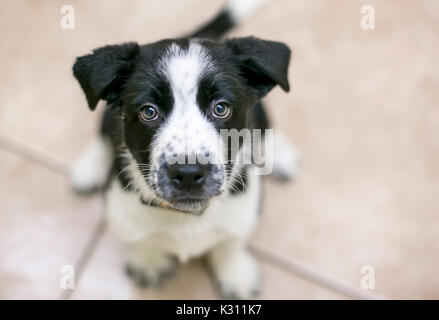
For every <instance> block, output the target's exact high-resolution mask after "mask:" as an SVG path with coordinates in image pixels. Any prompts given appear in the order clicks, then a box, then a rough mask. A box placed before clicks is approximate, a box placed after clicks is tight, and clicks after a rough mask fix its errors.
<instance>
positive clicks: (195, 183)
mask: <svg viewBox="0 0 439 320" xmlns="http://www.w3.org/2000/svg"><path fill="white" fill-rule="evenodd" d="M206 172H207V168H206V166H205V165H201V164H175V165H172V166H170V167H169V168H168V176H169V178H170V179H171V181H172V184H173V185H174V187H175V188H176V189H179V190H181V191H188V192H190V191H197V190H200V189H201V186H202V185H203V183H204V180H205V176H206Z"/></svg>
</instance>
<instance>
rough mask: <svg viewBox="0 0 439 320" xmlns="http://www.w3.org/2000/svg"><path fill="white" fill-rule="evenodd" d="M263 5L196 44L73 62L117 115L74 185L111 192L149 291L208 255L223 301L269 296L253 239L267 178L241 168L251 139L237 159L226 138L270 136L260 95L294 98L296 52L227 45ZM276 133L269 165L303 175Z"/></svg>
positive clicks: (109, 118)
mask: <svg viewBox="0 0 439 320" xmlns="http://www.w3.org/2000/svg"><path fill="white" fill-rule="evenodd" d="M263 2H265V1H263V0H253V1H244V0H238V1H230V2H229V3H228V5H227V6H226V7H225V9H224V10H222V11H221V12H220V13H219V14H218V15H217V16H216V17H215V18H214V19H213V20H212V21H211V22H209V23H207V24H206V25H205V26H203V27H202V28H200V29H199V30H198V31H196V32H195V33H194V34H192V35H191V36H189V37H185V38H178V39H168V40H163V41H159V42H155V43H152V44H147V45H142V46H140V45H138V44H137V43H125V44H121V45H111V46H105V47H102V48H98V49H96V50H94V51H93V53H91V54H88V55H85V56H82V57H79V58H78V59H77V60H76V62H75V64H74V66H73V73H74V76H75V77H76V79H77V80H78V82H79V83H80V85H81V87H82V89H83V91H84V93H85V96H86V98H87V101H88V105H89V107H90V109H91V110H94V109H95V107H96V105H97V103H98V102H99V100H104V101H106V103H107V108H106V110H105V113H104V116H103V121H102V126H101V132H100V134H99V136H98V137H97V138H96V139H94V141H93V142H92V143H91V144H90V145H89V147H88V148H87V149H86V150H85V151H84V153H83V154H82V156H81V157H80V159H79V160H78V162H77V163H76V164H75V166H74V167H73V169H72V174H71V178H72V184H73V187H74V188H75V189H76V190H77V191H79V192H83V193H84V192H90V191H93V190H96V189H102V188H105V191H106V204H107V206H106V210H107V214H108V220H109V225H110V227H111V228H112V229H113V230H114V231H115V232H116V233H117V234H118V235H119V236H120V238H121V239H122V240H123V241H124V242H125V243H126V245H127V251H128V261H127V272H128V274H129V275H130V276H131V277H132V278H133V280H135V281H136V282H137V283H138V284H140V285H147V284H151V285H156V284H159V283H160V281H161V280H163V278H164V276H165V275H167V274H169V273H170V272H171V271H172V270H173V269H174V267H175V265H176V259H175V258H177V259H178V260H179V261H181V262H184V261H187V260H188V259H190V258H192V257H197V256H200V255H204V254H207V260H208V262H209V265H210V268H211V270H212V273H213V275H214V277H215V280H216V282H217V283H218V284H219V288H220V290H221V293H222V295H223V296H226V297H236V298H249V297H252V296H253V295H254V294H255V293H256V292H257V291H258V287H259V284H260V281H259V278H260V277H259V276H260V274H259V271H258V270H259V269H258V266H257V263H256V261H255V260H254V258H253V257H252V256H251V255H250V254H249V252H248V251H247V249H246V243H247V240H248V238H249V236H250V235H251V233H252V230H253V229H254V227H255V224H256V222H257V220H258V212H259V210H260V198H261V177H260V174H259V173H258V167H257V166H255V165H252V164H248V163H243V162H242V161H238V160H237V159H238V157H239V156H240V155H241V154H242V152H244V151H243V150H246V148H245V145H246V144H247V142H242V141H241V140H240V143H239V148H238V151H233V150H231V147H230V145H229V143H228V139H225V138H224V136H223V135H221V134H220V131H221V130H222V129H236V130H237V131H241V130H254V129H262V130H265V129H269V124H268V120H267V117H266V114H265V112H264V109H263V106H262V104H261V102H260V99H261V98H262V97H264V96H265V95H266V94H267V93H268V92H269V91H270V90H271V89H272V88H273V87H275V86H276V85H279V86H280V87H281V88H282V89H283V90H285V91H288V90H289V83H288V77H287V74H288V65H289V61H290V50H289V49H288V47H287V46H286V45H284V44H282V43H279V42H273V41H265V40H261V39H257V38H253V37H246V38H233V39H229V40H225V41H223V42H217V40H218V39H219V38H220V37H221V36H222V35H223V34H224V33H225V32H226V31H227V30H228V29H230V28H231V27H233V26H234V25H235V24H236V23H238V22H239V21H241V20H242V18H244V17H246V16H247V15H249V14H250V13H251V12H252V11H254V10H255V9H256V8H257V7H258V6H260V5H261V3H263ZM272 137H273V139H270V141H268V139H267V137H265V144H270V145H274V147H273V150H274V152H273V153H270V154H268V153H267V154H265V159H267V158H270V157H271V160H272V161H271V163H272V165H273V173H274V174H275V175H277V176H280V177H283V178H287V179H288V178H291V177H292V176H293V174H294V172H295V152H294V149H293V147H292V146H291V145H289V144H288V143H287V142H286V140H285V139H283V138H282V137H281V136H280V135H278V134H274V135H273V136H272ZM226 140H227V141H226ZM189 158H191V159H193V160H194V159H195V160H194V161H189ZM172 159H174V160H178V161H173V160H172ZM180 160H182V161H180Z"/></svg>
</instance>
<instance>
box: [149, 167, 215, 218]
mask: <svg viewBox="0 0 439 320" xmlns="http://www.w3.org/2000/svg"><path fill="white" fill-rule="evenodd" d="M223 182H224V170H222V169H221V168H220V166H218V165H216V164H211V163H209V164H200V163H195V164H178V163H175V164H168V163H166V162H162V163H161V165H160V169H159V172H158V183H157V187H158V189H159V191H160V194H161V195H160V197H161V198H163V199H164V200H165V201H167V202H169V204H170V205H171V206H172V207H175V208H176V209H178V210H181V211H199V209H200V208H204V207H205V206H207V204H208V203H209V201H210V200H211V199H212V198H213V197H215V196H218V195H220V193H221V191H220V190H221V187H222V185H223Z"/></svg>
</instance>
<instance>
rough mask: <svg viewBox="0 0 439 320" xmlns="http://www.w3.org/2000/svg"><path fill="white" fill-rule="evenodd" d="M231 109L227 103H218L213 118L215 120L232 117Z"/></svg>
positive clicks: (214, 108)
mask: <svg viewBox="0 0 439 320" xmlns="http://www.w3.org/2000/svg"><path fill="white" fill-rule="evenodd" d="M230 112H231V109H230V107H229V105H228V104H227V103H226V102H217V103H215V105H214V107H213V112H212V114H213V116H214V117H215V118H220V119H225V118H227V117H228V116H229V115H230Z"/></svg>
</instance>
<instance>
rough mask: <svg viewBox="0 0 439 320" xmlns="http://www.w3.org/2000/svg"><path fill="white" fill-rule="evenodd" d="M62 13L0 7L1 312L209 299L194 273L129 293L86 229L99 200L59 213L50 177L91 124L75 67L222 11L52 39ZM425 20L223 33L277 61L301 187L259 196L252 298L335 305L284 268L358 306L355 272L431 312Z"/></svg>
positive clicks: (345, 3)
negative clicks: (71, 273)
mask: <svg viewBox="0 0 439 320" xmlns="http://www.w3.org/2000/svg"><path fill="white" fill-rule="evenodd" d="M64 4H66V3H64V1H59V2H53V1H49V0H42V1H38V2H37V1H21V0H19V1H13V2H12V1H10V2H1V3H0V38H1V39H2V50H0V66H1V68H0V70H1V73H0V138H1V139H0V219H1V220H0V221H1V223H0V298H53V299H56V298H61V297H62V298H66V297H70V298H74V299H84V298H91V299H98V298H110V299H116V298H121V299H127V298H146V299H160V298H170V299H176V298H193V299H195V298H206V299H211V298H215V297H216V295H215V292H214V288H213V285H212V283H211V280H210V279H209V277H208V274H207V272H206V271H205V268H204V267H203V261H202V260H200V261H195V262H193V263H191V264H189V265H187V266H185V267H183V268H182V269H181V270H180V271H179V272H178V273H177V274H176V276H175V277H174V278H173V279H171V280H170V282H169V283H168V284H167V285H165V286H164V288H162V289H160V290H151V289H148V290H143V291H139V290H136V289H135V288H133V287H132V286H131V285H130V283H129V282H128V281H127V279H126V278H125V277H124V275H123V273H122V272H121V269H122V267H121V266H122V264H123V258H122V256H123V248H121V247H120V244H119V242H118V241H117V240H116V239H114V238H113V236H112V235H111V234H109V233H108V232H107V231H106V230H105V229H104V228H100V226H102V211H103V210H102V203H101V199H99V198H97V197H95V198H92V199H83V198H76V197H75V196H74V195H72V194H71V192H70V190H69V186H68V182H67V179H66V177H65V171H64V169H65V168H66V167H67V166H68V165H69V164H71V163H72V162H73V160H74V158H75V157H76V156H77V155H78V154H79V152H80V151H81V148H82V147H83V146H84V144H85V143H86V142H87V140H88V139H89V138H90V137H91V136H92V135H93V133H94V131H95V130H96V124H97V119H98V118H99V112H96V113H91V112H89V111H88V110H87V108H86V103H85V99H84V97H83V95H82V93H81V91H80V89H79V86H78V85H77V84H76V83H75V81H74V79H73V77H72V75H71V65H72V62H73V59H74V57H75V56H77V55H81V54H84V53H86V52H88V51H90V50H91V49H92V48H94V47H96V46H99V45H104V44H110V43H118V42H123V41H128V40H136V41H138V42H140V43H146V42H151V41H154V40H158V39H161V38H164V37H172V36H176V35H179V34H182V33H184V32H185V31H188V30H191V29H192V28H194V27H195V26H196V25H198V24H199V23H201V22H203V21H204V20H205V19H206V18H207V17H210V16H211V15H213V14H214V13H215V12H216V11H217V10H218V8H220V7H221V5H222V4H223V1H220V0H215V1H202V0H188V1H184V2H183V1H176V0H175V1H172V0H166V1H140V0H139V1H134V0H133V1H129V2H127V1H116V0H114V1H108V0H107V1H103V0H101V1H93V2H91V1H77V0H74V1H69V2H68V4H72V5H73V6H74V7H75V10H76V11H75V12H76V29H75V30H73V31H65V30H62V29H61V28H60V27H59V21H60V17H61V14H60V8H61V6H62V5H64ZM363 4H371V5H373V6H374V7H375V13H376V29H375V30H373V31H372V30H368V31H365V30H362V29H361V28H360V23H359V21H360V18H361V15H360V8H361V6H362V5H363ZM438 9H439V4H438V3H437V2H436V1H434V0H432V1H416V2H415V1H396V0H393V1H390V0H389V1H377V0H375V1H372V0H368V1H359V0H358V1H353V0H340V1H337V2H334V1H329V0H312V1H304V0H303V1H302V0H297V1H296V0H295V1H290V0H277V1H274V2H273V3H270V4H269V5H268V6H267V7H265V8H264V10H263V11H262V12H260V13H258V14H257V15H255V16H254V17H253V18H251V19H250V20H248V21H247V22H246V23H245V24H244V25H242V26H241V27H239V28H237V29H236V30H234V31H233V33H232V35H234V36H244V35H250V34H251V35H256V36H260V37H264V38H268V39H273V40H279V41H284V42H286V43H288V44H289V45H290V46H291V47H292V48H293V51H294V59H293V60H294V61H293V63H292V66H291V70H290V71H291V75H290V80H291V83H292V92H291V93H290V94H288V95H286V94H284V93H283V92H282V91H281V90H279V89H276V90H274V91H273V92H272V94H271V95H270V96H269V97H268V98H267V102H268V105H269V109H270V110H269V111H270V114H271V116H272V118H273V120H274V123H275V124H276V128H277V129H279V130H282V131H283V132H284V133H285V134H286V135H287V136H288V137H289V138H290V139H291V140H293V141H294V142H295V143H296V144H297V146H298V148H299V149H300V151H301V171H300V175H299V176H298V178H297V180H296V181H295V183H291V184H277V183H275V182H273V181H269V180H268V181H267V184H266V188H265V193H266V198H265V203H264V213H263V216H262V219H261V223H260V225H259V227H258V230H257V231H256V233H255V235H254V237H253V239H252V245H253V246H255V247H257V248H260V249H263V250H266V251H267V252H270V253H271V254H272V255H274V257H275V259H272V258H273V257H271V258H269V259H264V260H263V261H261V263H262V265H263V270H264V282H263V291H262V296H261V298H267V299H276V298H278V299H301V298H311V299H313V298H314V299H321V298H328V299H339V298H344V296H343V295H341V294H339V293H337V292H335V291H334V290H328V289H327V288H325V287H324V286H322V283H321V282H320V284H319V283H317V284H316V283H313V282H312V281H309V280H307V279H305V278H303V277H301V276H300V275H299V274H300V272H299V274H298V273H294V272H293V271H297V268H296V269H295V268H294V262H296V261H299V262H300V263H304V264H305V265H306V266H309V267H311V268H312V269H313V270H316V271H317V272H318V274H322V275H323V276H324V277H326V276H328V277H331V278H332V279H337V281H339V282H340V283H342V284H343V283H344V284H347V285H348V286H350V287H351V288H353V289H354V290H357V291H359V292H362V289H360V288H359V283H360V277H361V276H362V275H361V274H360V268H361V266H362V265H372V266H374V268H375V272H376V288H375V290H374V291H372V293H375V294H378V295H382V296H385V297H388V298H413V299H423V298H439V275H438V274H437V270H438V268H439V216H438V215H439V138H438V137H439V105H438V101H439V93H438V92H439V90H438V89H439V65H438V63H437V57H438V56H439V37H438V32H439V10H438ZM278 259H281V260H282V261H289V262H292V263H293V264H292V265H290V266H293V267H291V268H290V269H289V270H285V268H283V267H282V265H281V264H279V261H278ZM63 265H75V266H77V271H78V274H77V279H76V280H77V283H76V289H75V290H74V291H73V292H65V291H64V292H62V291H61V290H60V286H59V281H60V278H61V274H60V268H61V266H63Z"/></svg>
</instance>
